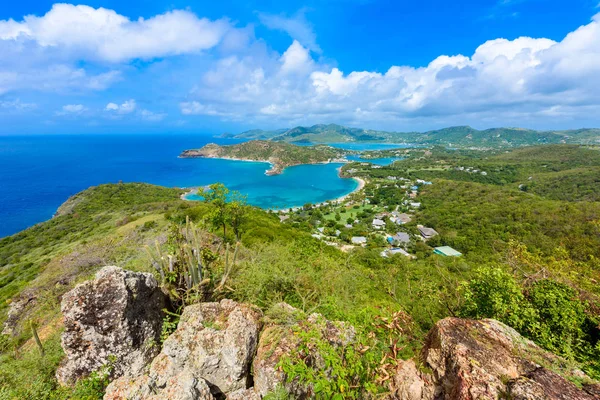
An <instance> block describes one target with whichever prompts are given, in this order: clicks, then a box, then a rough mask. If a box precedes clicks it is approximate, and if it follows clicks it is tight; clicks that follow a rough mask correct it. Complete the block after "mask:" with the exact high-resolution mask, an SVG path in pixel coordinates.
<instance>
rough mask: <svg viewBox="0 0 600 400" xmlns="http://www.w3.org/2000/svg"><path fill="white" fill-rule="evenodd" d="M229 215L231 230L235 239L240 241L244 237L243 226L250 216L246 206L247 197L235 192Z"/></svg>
mask: <svg viewBox="0 0 600 400" xmlns="http://www.w3.org/2000/svg"><path fill="white" fill-rule="evenodd" d="M229 214H230V221H231V228H232V229H233V233H234V234H235V239H236V240H237V241H239V240H240V238H241V236H242V225H243V224H244V222H245V221H246V217H247V215H248V206H247V205H246V196H244V195H242V194H241V193H239V192H233V194H232V196H231V202H230V203H229Z"/></svg>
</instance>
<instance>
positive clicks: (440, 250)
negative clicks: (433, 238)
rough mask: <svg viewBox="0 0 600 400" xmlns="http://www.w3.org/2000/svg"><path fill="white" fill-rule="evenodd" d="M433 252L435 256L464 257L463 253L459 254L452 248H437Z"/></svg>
mask: <svg viewBox="0 0 600 400" xmlns="http://www.w3.org/2000/svg"><path fill="white" fill-rule="evenodd" d="M433 252H434V253H435V254H440V255H442V256H447V257H460V256H462V253H459V252H458V251H456V250H454V249H453V248H452V247H450V246H441V247H436V248H435V249H433Z"/></svg>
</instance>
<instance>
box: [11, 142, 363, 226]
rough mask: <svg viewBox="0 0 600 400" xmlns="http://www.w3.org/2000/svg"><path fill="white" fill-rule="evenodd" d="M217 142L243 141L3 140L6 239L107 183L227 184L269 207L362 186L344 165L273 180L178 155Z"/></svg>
mask: <svg viewBox="0 0 600 400" xmlns="http://www.w3.org/2000/svg"><path fill="white" fill-rule="evenodd" d="M210 142H213V143H219V144H234V143H239V142H241V141H240V140H231V139H220V138H214V137H212V136H208V135H180V134H164V135H117V134H105V135H36V136H0V237H4V236H8V235H11V234H14V233H16V232H19V231H21V230H23V229H25V228H27V227H30V226H32V225H34V224H36V223H39V222H42V221H45V220H47V219H49V218H51V217H52V215H53V214H54V213H55V212H56V209H57V208H58V207H59V206H60V205H61V204H62V203H63V202H64V201H65V200H67V199H68V198H69V196H71V195H73V194H75V193H77V192H80V191H82V190H84V189H86V188H88V187H90V186H95V185H99V184H103V183H117V182H119V181H123V182H146V183H152V184H157V185H163V186H169V187H191V186H203V185H208V184H211V183H215V182H222V183H224V184H225V185H226V186H227V187H228V188H230V189H231V190H237V191H240V192H241V193H243V194H245V195H247V198H248V203H250V204H252V205H256V206H259V207H263V208H287V207H292V206H298V205H303V204H305V203H317V202H322V201H325V200H329V199H334V198H337V197H340V196H343V195H345V194H347V193H350V192H351V191H353V190H354V189H355V188H356V187H357V182H356V181H354V180H353V179H342V178H340V177H339V176H338V171H337V169H338V168H339V167H340V166H341V164H320V165H301V166H295V167H290V168H287V169H286V170H285V171H284V172H283V174H281V175H276V176H266V175H265V174H264V172H265V170H267V169H268V168H269V165H268V164H266V163H260V162H243V161H230V160H215V159H181V158H178V157H177V156H178V155H179V154H180V153H181V152H182V151H183V150H185V149H190V148H198V147H202V146H203V145H205V144H207V143H210Z"/></svg>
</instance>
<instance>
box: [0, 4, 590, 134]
mask: <svg viewBox="0 0 600 400" xmlns="http://www.w3.org/2000/svg"><path fill="white" fill-rule="evenodd" d="M598 1H600V0H571V1H556V0H545V1H542V0H479V1H459V0H457V1H454V2H447V1H437V0H420V1H398V0H397V1H392V0H390V1H383V0H381V1H380V0H329V1H327V2H325V1H296V0H290V1H285V2H282V1H254V0H245V1H237V0H236V1H226V0H224V1H220V2H206V1H203V2H199V1H191V0H187V1H185V0H173V1H171V2H169V3H165V2H159V1H152V0H145V1H141V0H129V1H126V2H124V1H122V0H120V1H116V0H104V1H89V2H87V3H84V4H70V3H53V2H51V1H43V0H20V1H18V2H3V3H2V4H1V5H0V135H12V134H53V133H54V134H59V133H82V134H85V133H106V134H111V133H112V134H123V133H171V132H172V133H177V132H182V133H196V132H204V133H214V134H216V133H222V132H234V133H236V132H241V131H244V130H247V129H254V128H262V129H272V128H284V127H293V126H297V125H312V124H316V123H339V124H343V125H347V126H354V127H362V128H370V129H385V130H392V131H425V130H429V129H437V128H442V127H447V126H454V125H471V126H473V127H475V128H479V129H484V128H490V127H500V126H512V127H524V128H534V129H571V128H581V127H600V79H599V77H600V4H599V3H598Z"/></svg>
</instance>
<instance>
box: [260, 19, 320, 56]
mask: <svg viewBox="0 0 600 400" xmlns="http://www.w3.org/2000/svg"><path fill="white" fill-rule="evenodd" d="M305 13H306V10H305V9H301V10H300V11H298V12H297V13H296V14H295V15H293V16H291V17H288V16H286V15H284V14H267V13H259V14H258V17H259V19H260V22H261V23H262V24H263V25H265V26H266V27H267V28H269V29H274V30H280V31H283V32H285V33H287V34H288V35H289V36H290V37H291V38H292V39H294V40H297V41H299V42H300V43H302V45H303V46H305V47H307V48H309V49H310V50H312V51H314V52H316V53H320V52H321V48H320V47H319V45H318V44H317V35H316V34H315V32H314V31H313V28H312V26H311V25H310V23H309V22H308V21H307V20H306V16H305Z"/></svg>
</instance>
